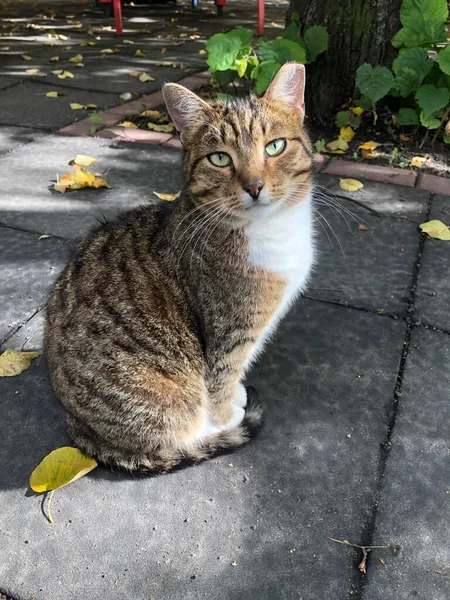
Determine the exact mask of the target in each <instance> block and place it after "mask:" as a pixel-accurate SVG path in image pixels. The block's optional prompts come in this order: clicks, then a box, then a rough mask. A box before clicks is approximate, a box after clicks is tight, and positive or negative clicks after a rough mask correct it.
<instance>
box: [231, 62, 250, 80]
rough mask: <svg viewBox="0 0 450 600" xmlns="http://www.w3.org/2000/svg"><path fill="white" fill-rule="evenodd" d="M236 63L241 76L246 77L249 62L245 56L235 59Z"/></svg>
mask: <svg viewBox="0 0 450 600" xmlns="http://www.w3.org/2000/svg"><path fill="white" fill-rule="evenodd" d="M234 64H235V65H236V68H237V73H238V75H239V77H244V74H245V71H246V70H247V64H248V63H247V61H246V60H245V58H241V59H239V60H235V61H234Z"/></svg>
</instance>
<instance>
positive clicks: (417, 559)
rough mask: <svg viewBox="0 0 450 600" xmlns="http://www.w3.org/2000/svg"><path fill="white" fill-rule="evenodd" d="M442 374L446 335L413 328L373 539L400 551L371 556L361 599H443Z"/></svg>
mask: <svg viewBox="0 0 450 600" xmlns="http://www.w3.org/2000/svg"><path fill="white" fill-rule="evenodd" d="M449 373H450V336H448V335H445V334H443V333H438V332H431V331H426V330H424V329H415V330H414V331H413V334H412V339H411V346H410V352H409V356H408V359H407V363H406V369H405V375H404V380H403V393H402V396H401V399H400V403H399V408H398V415H397V420H396V424H395V428H394V430H393V435H392V438H391V442H392V448H391V450H390V452H389V458H388V463H387V468H386V472H385V476H384V478H383V487H382V496H381V501H380V503H379V508H378V516H377V522H376V528H375V536H374V539H373V543H374V544H384V543H396V544H401V545H402V546H403V548H404V550H403V554H402V556H401V557H400V558H396V557H394V556H392V555H391V553H389V552H388V551H381V550H380V551H377V555H376V556H378V557H382V558H383V559H384V560H385V566H383V565H382V564H380V563H379V562H378V560H377V559H376V558H375V556H374V557H372V559H371V562H370V565H369V575H368V583H367V586H366V590H365V593H364V595H363V598H364V600H410V599H412V598H414V599H417V600H431V599H433V600H448V598H449V597H450V579H449V567H450V550H449V545H448V523H449V520H450V485H449V478H448V472H449V470H448V467H449V459H450V451H449V428H448V424H449V422H450V404H449V401H448V398H449V394H448V391H449V387H450V376H449Z"/></svg>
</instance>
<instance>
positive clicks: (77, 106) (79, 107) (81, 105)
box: [70, 102, 84, 110]
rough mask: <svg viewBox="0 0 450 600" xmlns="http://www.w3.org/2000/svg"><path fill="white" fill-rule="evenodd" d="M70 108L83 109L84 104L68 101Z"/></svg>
mask: <svg viewBox="0 0 450 600" xmlns="http://www.w3.org/2000/svg"><path fill="white" fill-rule="evenodd" d="M70 108H71V109H72V110H83V109H84V104H78V103H77V102H71V103H70Z"/></svg>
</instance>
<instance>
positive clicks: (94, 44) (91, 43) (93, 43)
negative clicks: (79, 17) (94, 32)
mask: <svg viewBox="0 0 450 600" xmlns="http://www.w3.org/2000/svg"><path fill="white" fill-rule="evenodd" d="M96 45H97V42H88V46H96Z"/></svg>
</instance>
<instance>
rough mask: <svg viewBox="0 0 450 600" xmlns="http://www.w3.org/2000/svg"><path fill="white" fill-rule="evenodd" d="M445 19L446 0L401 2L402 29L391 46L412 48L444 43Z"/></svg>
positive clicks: (445, 38)
mask: <svg viewBox="0 0 450 600" xmlns="http://www.w3.org/2000/svg"><path fill="white" fill-rule="evenodd" d="M447 17H448V8H447V2H446V0H403V3H402V6H401V9H400V21H401V23H402V25H403V28H402V29H400V31H399V32H398V33H397V34H396V35H395V36H394V38H393V40H392V44H393V45H394V46H395V47H396V48H400V47H401V46H405V47H406V48H412V47H414V46H425V47H430V46H434V45H435V44H437V43H439V42H445V41H447V34H446V31H445V21H446V20H447Z"/></svg>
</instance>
